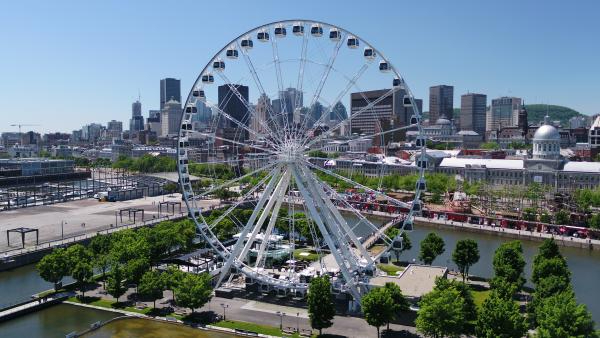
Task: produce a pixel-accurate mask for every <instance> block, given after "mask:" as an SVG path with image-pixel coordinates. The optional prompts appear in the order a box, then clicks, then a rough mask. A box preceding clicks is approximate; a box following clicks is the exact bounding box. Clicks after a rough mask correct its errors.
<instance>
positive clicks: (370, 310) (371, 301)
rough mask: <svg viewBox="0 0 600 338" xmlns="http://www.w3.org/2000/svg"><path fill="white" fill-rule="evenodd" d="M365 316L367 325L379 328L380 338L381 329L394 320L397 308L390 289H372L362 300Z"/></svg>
mask: <svg viewBox="0 0 600 338" xmlns="http://www.w3.org/2000/svg"><path fill="white" fill-rule="evenodd" d="M360 305H361V307H362V311H363V314H364V315H365V320H366V321H367V324H369V325H371V326H375V328H377V337H379V327H381V326H382V325H384V324H386V323H387V324H388V325H389V322H390V321H391V320H392V319H393V318H394V315H395V311H396V307H395V305H394V300H393V299H392V294H391V293H390V291H389V289H388V288H385V287H383V288H374V289H371V291H369V292H368V293H367V294H366V295H364V296H363V297H362V299H361V300H360Z"/></svg>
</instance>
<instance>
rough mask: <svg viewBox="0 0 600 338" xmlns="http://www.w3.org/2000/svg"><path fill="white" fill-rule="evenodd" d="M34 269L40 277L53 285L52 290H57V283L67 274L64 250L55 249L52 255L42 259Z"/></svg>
mask: <svg viewBox="0 0 600 338" xmlns="http://www.w3.org/2000/svg"><path fill="white" fill-rule="evenodd" d="M36 267H37V270H38V271H39V273H40V277H42V279H43V280H45V281H47V282H50V283H54V288H55V289H57V287H58V282H60V281H61V280H62V279H63V278H64V277H65V276H67V275H68V274H69V266H68V262H67V257H66V254H65V249H62V248H59V249H55V250H54V251H52V253H50V254H48V255H46V256H44V257H42V259H41V260H40V261H39V262H38V264H37V266H36Z"/></svg>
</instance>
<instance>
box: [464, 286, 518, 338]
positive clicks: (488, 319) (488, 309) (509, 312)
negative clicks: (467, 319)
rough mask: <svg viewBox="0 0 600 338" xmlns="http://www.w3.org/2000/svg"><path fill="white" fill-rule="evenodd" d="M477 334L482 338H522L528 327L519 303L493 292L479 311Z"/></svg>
mask: <svg viewBox="0 0 600 338" xmlns="http://www.w3.org/2000/svg"><path fill="white" fill-rule="evenodd" d="M475 332H476V334H477V337H482V338H521V337H523V336H524V335H525V333H526V332H527V326H526V323H525V318H524V317H523V316H522V315H521V313H520V311H519V306H518V305H517V303H515V302H514V301H512V300H506V299H504V298H502V297H501V296H499V295H498V293H496V292H494V291H492V293H491V294H490V295H489V297H487V298H486V299H485V300H484V301H483V305H482V306H481V309H480V310H479V314H478V316H477V324H476V326H475Z"/></svg>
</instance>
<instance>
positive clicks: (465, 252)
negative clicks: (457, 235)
mask: <svg viewBox="0 0 600 338" xmlns="http://www.w3.org/2000/svg"><path fill="white" fill-rule="evenodd" d="M452 260H453V261H454V263H455V264H456V266H458V269H459V270H460V272H461V273H462V275H463V282H464V281H465V277H466V278H467V279H468V278H469V268H470V267H471V266H472V265H473V264H475V263H477V262H478V261H479V248H478V247H477V242H476V241H474V240H472V239H463V240H459V241H458V242H456V248H455V249H454V252H453V253H452Z"/></svg>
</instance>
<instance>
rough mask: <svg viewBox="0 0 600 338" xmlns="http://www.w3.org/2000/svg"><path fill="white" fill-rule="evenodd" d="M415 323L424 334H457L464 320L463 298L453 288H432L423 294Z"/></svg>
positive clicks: (440, 337) (462, 328) (453, 335)
mask: <svg viewBox="0 0 600 338" xmlns="http://www.w3.org/2000/svg"><path fill="white" fill-rule="evenodd" d="M419 305H420V307H421V309H420V310H419V312H418V314H417V319H416V321H415V324H416V326H417V331H419V332H421V333H423V334H424V335H426V336H431V337H434V338H442V337H445V336H450V337H456V336H459V335H460V334H461V333H462V332H463V330H464V325H465V322H466V318H465V313H464V300H463V298H462V297H461V296H460V293H459V292H458V291H457V290H456V289H455V288H447V289H442V290H436V289H434V290H433V291H431V292H430V293H428V294H426V295H425V296H423V299H422V300H421V302H420V303H419Z"/></svg>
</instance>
